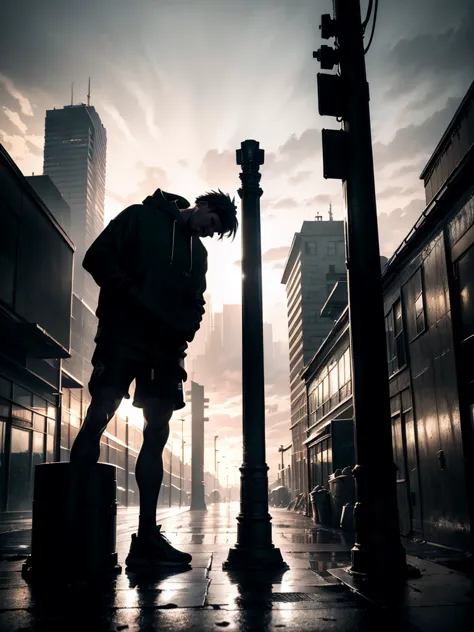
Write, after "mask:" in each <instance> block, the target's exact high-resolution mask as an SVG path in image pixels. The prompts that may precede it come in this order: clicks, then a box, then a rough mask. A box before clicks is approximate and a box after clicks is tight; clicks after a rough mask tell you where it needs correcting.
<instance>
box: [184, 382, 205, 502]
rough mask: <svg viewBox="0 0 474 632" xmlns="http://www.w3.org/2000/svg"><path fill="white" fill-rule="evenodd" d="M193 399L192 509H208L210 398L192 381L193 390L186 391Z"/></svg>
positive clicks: (188, 396)
mask: <svg viewBox="0 0 474 632" xmlns="http://www.w3.org/2000/svg"><path fill="white" fill-rule="evenodd" d="M186 397H187V398H190V400H189V399H187V400H186V401H191V479H192V481H191V510H194V509H207V507H206V503H205V496H204V422H206V421H209V419H208V418H207V417H204V409H205V408H207V407H208V402H209V399H208V398H207V397H204V386H202V385H201V384H198V383H197V382H191V390H190V391H186Z"/></svg>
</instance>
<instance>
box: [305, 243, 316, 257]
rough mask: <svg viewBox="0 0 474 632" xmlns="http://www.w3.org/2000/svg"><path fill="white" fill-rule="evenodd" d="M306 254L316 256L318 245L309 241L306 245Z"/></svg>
mask: <svg viewBox="0 0 474 632" xmlns="http://www.w3.org/2000/svg"><path fill="white" fill-rule="evenodd" d="M304 248H305V254H307V255H315V254H317V244H316V242H315V241H307V242H306V243H305V245H304Z"/></svg>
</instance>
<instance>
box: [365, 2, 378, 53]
mask: <svg viewBox="0 0 474 632" xmlns="http://www.w3.org/2000/svg"><path fill="white" fill-rule="evenodd" d="M370 4H372V0H371V2H370ZM378 7H379V0H375V7H374V19H373V22H372V31H371V33H370V39H369V43H368V44H367V46H366V48H364V55H366V54H367V51H368V50H369V48H370V45H371V44H372V39H373V37H374V33H375V23H376V21H377V9H378ZM369 8H371V7H370V5H369ZM367 12H368V11H367ZM369 17H370V16H369Z"/></svg>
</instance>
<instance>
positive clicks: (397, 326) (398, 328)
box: [393, 299, 406, 368]
mask: <svg viewBox="0 0 474 632" xmlns="http://www.w3.org/2000/svg"><path fill="white" fill-rule="evenodd" d="M393 322H394V333H395V353H396V356H397V360H398V368H401V367H402V366H405V364H406V354H405V332H404V329H403V314H402V302H401V300H400V299H398V301H397V302H396V303H395V304H394V306H393Z"/></svg>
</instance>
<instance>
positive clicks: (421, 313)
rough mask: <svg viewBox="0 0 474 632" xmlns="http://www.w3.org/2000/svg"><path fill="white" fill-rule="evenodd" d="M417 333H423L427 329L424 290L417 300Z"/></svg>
mask: <svg viewBox="0 0 474 632" xmlns="http://www.w3.org/2000/svg"><path fill="white" fill-rule="evenodd" d="M415 319H416V333H417V334H421V332H422V331H424V329H425V310H424V305H423V292H421V293H420V295H419V296H418V297H417V298H416V300H415Z"/></svg>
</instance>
